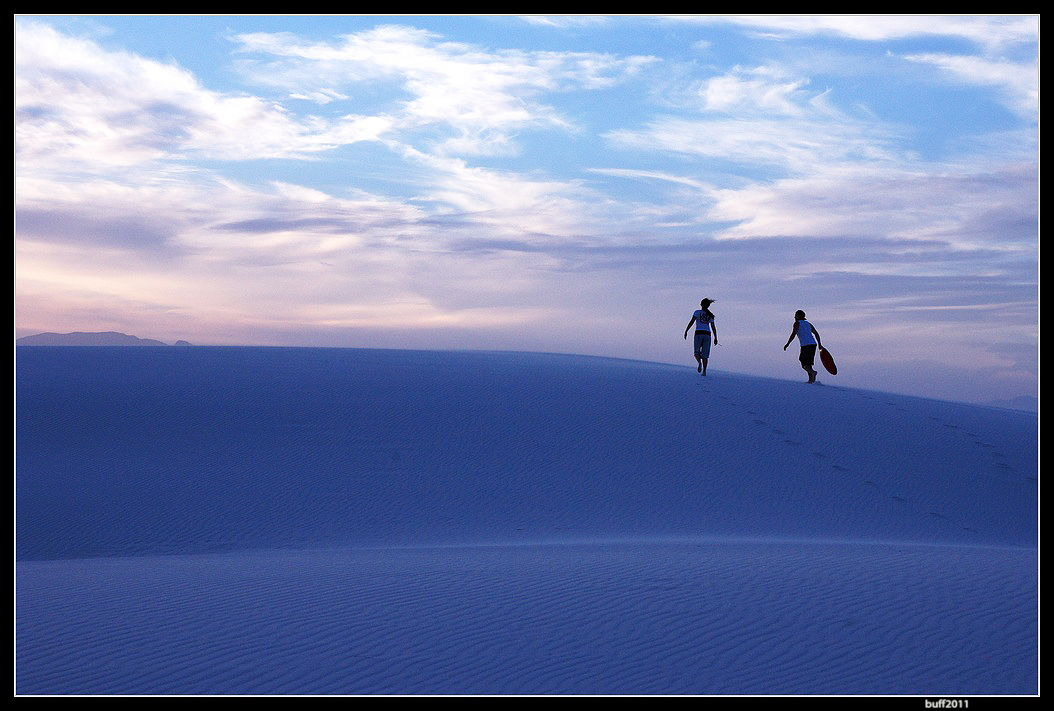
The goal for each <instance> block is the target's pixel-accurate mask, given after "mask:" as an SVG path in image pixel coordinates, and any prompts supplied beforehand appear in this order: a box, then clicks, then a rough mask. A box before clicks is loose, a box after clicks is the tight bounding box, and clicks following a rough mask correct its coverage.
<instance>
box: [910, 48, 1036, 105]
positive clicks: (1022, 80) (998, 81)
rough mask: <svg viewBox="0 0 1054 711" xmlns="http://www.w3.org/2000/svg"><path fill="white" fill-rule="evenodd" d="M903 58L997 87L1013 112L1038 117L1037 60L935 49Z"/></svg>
mask: <svg viewBox="0 0 1054 711" xmlns="http://www.w3.org/2000/svg"><path fill="white" fill-rule="evenodd" d="M905 59H907V60H908V61H911V62H918V63H920V64H928V65H932V66H934V67H937V68H938V69H940V70H941V71H942V72H943V73H944V74H946V75H947V76H949V77H952V78H953V79H954V80H955V81H957V82H961V83H964V84H969V85H973V86H985V87H987V86H991V87H995V88H997V89H999V90H1000V92H1001V94H1002V96H1003V97H1004V101H1005V103H1006V104H1007V105H1008V106H1010V107H1011V108H1012V109H1013V110H1014V111H1015V112H1016V113H1018V114H1020V115H1022V116H1024V117H1026V118H1028V119H1032V120H1037V121H1038V119H1039V63H1038V57H1037V59H1036V61H1035V62H1011V61H1007V60H1002V59H989V58H985V57H970V56H959V55H949V54H937V53H922V54H909V55H906V56H905Z"/></svg>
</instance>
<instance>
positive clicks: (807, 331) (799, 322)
mask: <svg viewBox="0 0 1054 711" xmlns="http://www.w3.org/2000/svg"><path fill="white" fill-rule="evenodd" d="M795 336H797V337H798V342H799V343H800V344H801V353H800V354H799V355H798V360H799V361H800V362H801V367H802V370H804V371H805V372H806V373H808V374H809V382H810V383H815V382H816V370H814V369H813V367H812V366H813V364H814V363H815V362H816V349H817V347H818V348H820V350H823V343H821V342H820V332H819V331H817V330H816V328H815V327H814V326H813V325H812V324H811V323H809V322H808V321H806V320H805V312H804V311H802V310H801V309H798V310H797V311H795V312H794V328H793V329H791V335H790V338H788V339H787V343H786V344H785V345H784V346H783V350H787V346H789V345H790V344H791V341H793V340H794V337H795Z"/></svg>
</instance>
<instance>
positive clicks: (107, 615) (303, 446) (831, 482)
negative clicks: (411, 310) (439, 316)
mask: <svg viewBox="0 0 1054 711" xmlns="http://www.w3.org/2000/svg"><path fill="white" fill-rule="evenodd" d="M17 357H18V360H17V364H16V366H17V370H16V372H17V393H16V395H17V413H16V414H17V430H16V435H17V440H16V474H17V487H16V505H17V509H16V516H17V519H16V520H17V531H16V533H17V538H16V544H17V546H16V547H17V554H18V562H17V564H16V576H17V577H16V594H17V598H16V633H17V636H16V643H17V645H16V692H17V693H19V694H228V693H239V694H379V693H388V694H514V693H523V694H635V693H641V694H926V695H949V694H1036V693H1038V590H1037V588H1038V581H1037V565H1038V551H1037V519H1038V512H1037V506H1038V442H1037V432H1038V421H1037V416H1036V415H1035V414H1028V413H1022V412H1015V411H1011V410H1002V409H997V408H985V407H978V406H972V405H962V404H956V403H949V402H940V401H934V400H925V399H918V398H910V397H904V396H897V395H889V394H884V393H878V392H868V391H860V390H850V389H845V388H842V387H839V386H837V378H836V377H824V376H823V375H821V376H820V378H821V381H822V384H821V385H816V386H810V385H807V384H805V383H803V382H798V381H797V380H791V379H790V378H797V377H798V373H797V372H794V370H795V369H794V367H793V366H794V365H796V363H794V364H792V365H788V373H786V374H785V375H786V376H787V378H788V379H787V380H779V379H763V378H755V377H749V376H742V375H734V374H729V373H722V372H721V371H720V370H718V369H717V365H718V364H717V363H716V362H715V363H713V364H712V365H713V367H712V368H711V370H710V375H709V376H708V377H706V378H702V377H700V376H698V375H697V374H696V372H695V369H694V367H687V366H686V367H683V368H682V367H674V366H667V365H657V364H649V363H640V362H633V361H620V360H611V359H598V358H587V357H575V356H554V355H540V354H516V353H428V352H413V351H374V350H340V349H260V348H202V347H194V348H179V349H176V348H135V349H130V348H57V347H20V348H18V353H17ZM840 365H842V367H843V368H844V367H851V364H840ZM799 372H800V371H799Z"/></svg>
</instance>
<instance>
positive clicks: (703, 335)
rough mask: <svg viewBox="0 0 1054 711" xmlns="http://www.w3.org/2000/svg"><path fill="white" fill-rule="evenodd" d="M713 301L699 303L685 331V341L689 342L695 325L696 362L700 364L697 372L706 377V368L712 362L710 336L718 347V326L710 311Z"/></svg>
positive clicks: (706, 300)
mask: <svg viewBox="0 0 1054 711" xmlns="http://www.w3.org/2000/svg"><path fill="white" fill-rule="evenodd" d="M712 303H714V300H713V299H703V300H702V301H700V302H699V310H698V311H696V312H695V313H694V314H692V320H691V321H689V322H688V325H687V326H685V329H684V340H686V341H687V340H688V332H689V331H690V330H692V324H695V342H694V346H695V361H696V363H698V364H699V365H698V367H697V368H696V372H699V373H702V374H703V375H706V366H707V363H708V362H709V360H710V336H711V335H713V337H714V345H715V346H716V345H717V324H715V323H714V314H713V312H712V311H710V304H712Z"/></svg>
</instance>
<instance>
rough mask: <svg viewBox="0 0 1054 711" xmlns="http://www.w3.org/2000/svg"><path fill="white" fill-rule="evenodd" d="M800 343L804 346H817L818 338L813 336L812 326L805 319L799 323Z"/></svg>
mask: <svg viewBox="0 0 1054 711" xmlns="http://www.w3.org/2000/svg"><path fill="white" fill-rule="evenodd" d="M798 342H799V343H801V345H803V346H815V345H816V337H815V336H814V335H812V324H811V323H809V322H808V321H806V320H805V319H802V320H801V321H798Z"/></svg>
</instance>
